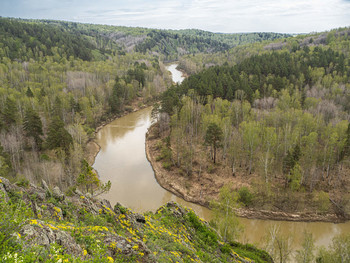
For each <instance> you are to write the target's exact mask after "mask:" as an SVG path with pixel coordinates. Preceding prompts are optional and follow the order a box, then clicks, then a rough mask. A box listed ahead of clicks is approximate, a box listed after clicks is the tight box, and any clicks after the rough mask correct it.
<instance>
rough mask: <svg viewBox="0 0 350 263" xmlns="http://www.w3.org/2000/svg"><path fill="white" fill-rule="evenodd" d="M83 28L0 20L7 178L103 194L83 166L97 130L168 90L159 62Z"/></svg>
mask: <svg viewBox="0 0 350 263" xmlns="http://www.w3.org/2000/svg"><path fill="white" fill-rule="evenodd" d="M77 30H78V31H79V29H74V30H70V29H68V28H64V27H63V26H55V25H54V23H44V22H33V21H23V20H16V19H7V18H1V19H0V35H1V37H0V39H1V40H0V54H1V60H0V90H1V91H0V93H1V95H0V97H1V99H0V101H1V102H0V105H1V106H0V108H1V111H0V115H1V120H0V127H1V135H0V142H1V148H0V149H1V153H0V155H1V168H0V170H1V175H2V176H5V177H7V178H12V179H13V180H17V181H18V180H19V181H24V182H25V181H30V182H40V181H41V179H44V180H45V181H46V182H48V183H49V184H50V185H58V186H59V187H60V188H61V189H67V188H68V187H77V186H78V187H82V189H89V192H94V191H96V190H101V189H100V188H101V186H102V185H101V184H100V182H99V180H98V178H97V177H96V174H95V173H91V169H90V168H91V167H90V168H89V165H87V163H86V161H85V159H86V158H87V157H86V143H87V142H88V141H89V140H90V139H91V138H93V136H94V131H95V128H96V127H97V126H99V125H100V124H101V123H103V122H106V121H107V120H108V119H110V118H114V117H116V116H118V115H120V114H123V112H124V111H131V110H133V109H134V108H137V107H142V106H143V105H146V104H148V103H150V102H151V101H152V100H153V99H154V98H155V97H157V94H159V93H160V92H161V91H164V90H165V88H166V87H167V86H168V85H169V84H170V77H169V75H168V73H167V71H166V70H165V68H164V65H163V64H162V62H161V61H160V60H159V59H158V58H157V57H154V56H152V55H149V54H142V53H137V52H125V51H123V49H124V46H123V47H120V46H119V45H118V44H117V43H116V42H113V43H111V42H112V41H111V40H108V39H106V38H103V37H101V38H100V39H98V38H93V32H94V30H91V34H90V36H89V37H87V34H85V33H84V32H81V33H80V34H79V33H77V32H78V31H77ZM86 30H87V29H86ZM92 40H93V41H92ZM104 41H105V44H106V45H107V44H108V41H110V43H109V46H108V47H107V46H103V44H102V42H104ZM98 43H99V44H98ZM132 103H133V106H132V107H131V104H132ZM90 177H92V178H90ZM82 178H90V179H89V180H85V181H88V183H86V182H85V181H84V180H81V179H82ZM84 184H89V185H88V186H86V185H84Z"/></svg>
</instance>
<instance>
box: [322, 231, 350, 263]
mask: <svg viewBox="0 0 350 263" xmlns="http://www.w3.org/2000/svg"><path fill="white" fill-rule="evenodd" d="M349 261H350V235H339V236H336V237H335V238H333V240H332V245H331V247H330V248H329V249H325V248H324V247H323V248H321V249H320V250H319V251H318V253H317V256H316V262H317V263H338V262H349Z"/></svg>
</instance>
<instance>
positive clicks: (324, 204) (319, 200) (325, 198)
mask: <svg viewBox="0 0 350 263" xmlns="http://www.w3.org/2000/svg"><path fill="white" fill-rule="evenodd" d="M314 200H315V202H316V204H317V208H318V211H319V212H320V213H321V214H323V213H327V211H328V209H329V207H330V201H329V194H328V193H326V192H324V191H319V192H317V193H315V194H314Z"/></svg>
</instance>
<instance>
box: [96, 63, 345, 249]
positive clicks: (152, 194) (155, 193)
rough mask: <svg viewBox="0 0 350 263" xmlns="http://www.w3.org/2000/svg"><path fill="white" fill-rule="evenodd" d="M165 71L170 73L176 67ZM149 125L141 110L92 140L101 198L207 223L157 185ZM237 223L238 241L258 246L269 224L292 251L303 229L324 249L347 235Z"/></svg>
mask: <svg viewBox="0 0 350 263" xmlns="http://www.w3.org/2000/svg"><path fill="white" fill-rule="evenodd" d="M168 69H169V70H172V71H174V70H176V66H175V67H172V68H168ZM176 71H177V70H176ZM177 72H178V71H177ZM178 75H180V76H181V74H178V73H177V75H176V76H178ZM173 77H174V74H173ZM174 82H177V79H175V80H174ZM150 125H151V108H145V109H143V110H140V111H137V112H134V113H130V114H128V115H126V116H124V117H122V118H119V119H117V120H115V121H113V122H111V123H110V124H108V125H106V126H105V127H103V128H102V129H101V130H100V131H99V132H98V133H97V135H96V141H97V143H98V144H99V145H100V146H101V150H100V152H99V153H98V155H97V156H96V159H95V163H94V165H93V167H94V168H95V169H96V170H97V171H98V173H99V176H100V179H101V180H102V181H104V182H105V181H108V180H110V181H111V182H112V188H111V190H110V191H109V193H107V194H105V195H104V196H103V198H106V199H108V200H109V201H110V202H111V204H112V205H114V204H116V203H117V202H119V203H121V204H122V205H124V206H126V207H128V208H130V209H132V210H134V211H137V212H145V211H153V212H154V211H155V210H156V209H157V208H159V207H160V206H162V205H163V204H165V203H166V202H169V201H175V202H177V203H179V204H181V205H183V206H187V207H190V208H192V209H193V210H195V212H196V213H197V214H198V215H199V216H200V217H202V218H204V219H206V220H209V219H210V215H211V213H210V210H208V209H207V208H205V207H202V206H199V205H196V204H192V203H189V202H186V201H184V200H183V199H181V198H179V197H177V196H175V195H173V194H172V193H170V192H168V191H166V190H165V189H163V188H162V187H161V186H160V185H159V184H158V183H157V181H156V179H155V177H154V173H153V170H152V166H151V164H150V163H149V162H148V160H147V158H146V153H145V134H146V132H147V129H148V127H149V126H150ZM240 222H241V224H242V225H243V226H244V228H245V231H244V234H243V235H242V236H241V238H240V241H242V242H249V243H253V244H261V243H262V239H263V237H264V235H266V233H267V230H268V229H269V227H271V226H272V225H273V224H277V225H279V227H280V229H281V232H282V233H283V234H286V235H291V236H292V237H293V239H294V242H293V244H294V245H293V246H294V248H298V247H299V244H301V242H302V241H301V240H302V233H303V231H304V230H308V231H309V232H311V233H312V234H313V236H314V238H315V245H316V246H321V245H324V246H328V245H329V244H330V243H331V241H332V238H333V237H334V236H335V235H338V234H341V233H350V222H347V223H344V224H332V223H319V222H317V223H304V222H286V221H272V220H254V219H245V218H240Z"/></svg>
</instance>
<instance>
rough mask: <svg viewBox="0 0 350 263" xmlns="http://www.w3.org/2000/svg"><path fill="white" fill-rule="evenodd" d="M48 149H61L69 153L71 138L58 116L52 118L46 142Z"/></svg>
mask: <svg viewBox="0 0 350 263" xmlns="http://www.w3.org/2000/svg"><path fill="white" fill-rule="evenodd" d="M46 144H47V147H48V148H49V149H56V148H62V149H63V150H64V151H65V152H66V153H69V147H70V146H71V145H72V144H73V138H72V136H71V135H70V134H69V132H68V131H67V130H66V129H65V128H64V123H63V121H62V119H61V118H60V117H59V116H55V117H53V119H52V121H51V123H50V126H49V130H48V136H47V140H46Z"/></svg>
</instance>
